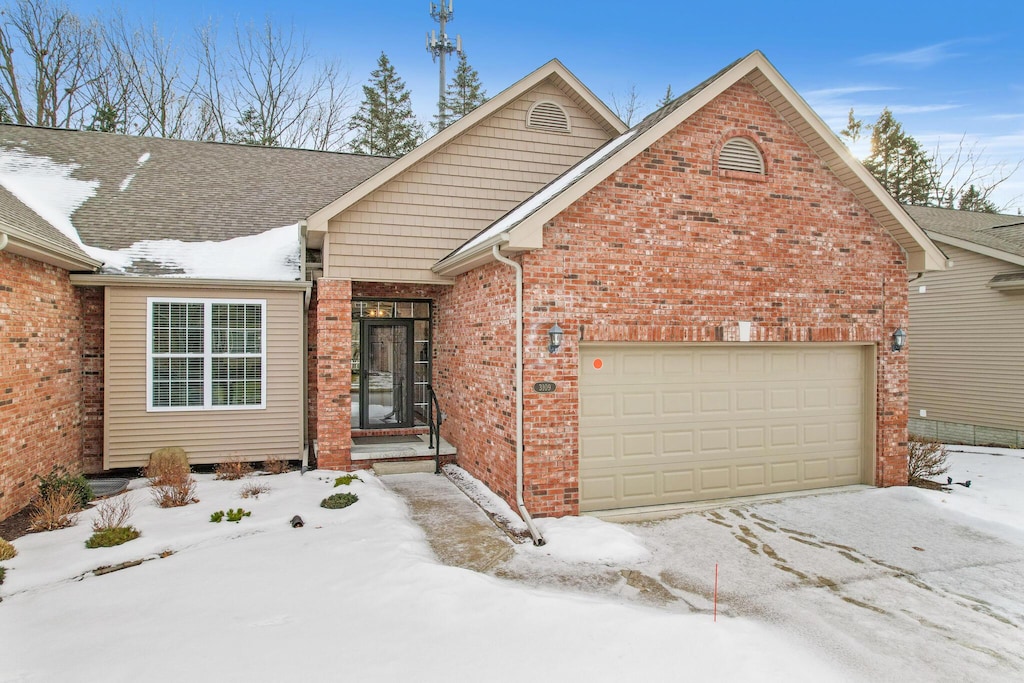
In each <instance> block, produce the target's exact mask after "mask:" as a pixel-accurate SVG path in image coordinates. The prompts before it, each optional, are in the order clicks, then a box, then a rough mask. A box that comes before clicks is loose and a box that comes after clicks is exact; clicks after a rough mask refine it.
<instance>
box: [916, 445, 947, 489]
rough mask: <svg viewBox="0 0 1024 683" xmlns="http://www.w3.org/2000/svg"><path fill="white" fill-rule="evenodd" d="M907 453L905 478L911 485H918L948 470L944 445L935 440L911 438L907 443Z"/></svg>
mask: <svg viewBox="0 0 1024 683" xmlns="http://www.w3.org/2000/svg"><path fill="white" fill-rule="evenodd" d="M907 455H908V463H907V475H908V477H907V479H908V480H909V483H910V485H911V486H918V485H920V484H921V482H926V481H928V479H930V478H931V477H938V476H941V475H943V474H945V473H946V472H948V471H949V463H948V462H947V460H946V458H947V454H946V447H945V446H943V445H942V444H941V443H938V442H937V441H920V440H917V439H911V440H910V441H909V443H908V444H907ZM932 483H934V482H932Z"/></svg>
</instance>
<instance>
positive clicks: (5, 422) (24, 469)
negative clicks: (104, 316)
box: [0, 252, 82, 519]
mask: <svg viewBox="0 0 1024 683" xmlns="http://www.w3.org/2000/svg"><path fill="white" fill-rule="evenodd" d="M81 328H82V302H81V301H80V299H79V293H78V292H77V291H76V290H75V288H74V287H72V285H71V282H70V280H69V278H68V273H67V272H65V271H63V270H61V269H59V268H55V267H53V266H49V265H46V264H43V263H39V262H38V261H33V260H31V259H27V258H24V257H21V256H16V255H13V254H10V253H6V252H0V377H2V378H3V383H2V387H0V519H5V518H6V517H8V516H10V515H12V514H14V513H16V512H18V511H19V510H20V509H21V508H23V507H24V506H26V505H27V504H28V503H29V501H30V500H31V498H32V497H33V495H34V493H35V491H36V485H35V481H34V480H33V477H34V475H37V474H40V475H42V474H47V473H48V472H49V471H50V469H51V468H52V467H54V466H63V467H66V468H67V469H68V470H69V471H71V472H73V473H75V472H78V471H80V469H81V463H82V431H81V428H82V408H81V398H82V393H81V392H82V389H81V378H82V334H81Z"/></svg>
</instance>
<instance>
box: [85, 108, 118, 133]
mask: <svg viewBox="0 0 1024 683" xmlns="http://www.w3.org/2000/svg"><path fill="white" fill-rule="evenodd" d="M120 123H121V122H120V121H118V116H117V110H116V109H114V105H112V104H109V103H108V104H103V105H100V106H99V107H97V108H96V113H95V114H93V117H92V123H90V124H89V125H88V126H86V127H85V129H86V130H95V131H99V132H101V133H117V132H118V130H119V128H120Z"/></svg>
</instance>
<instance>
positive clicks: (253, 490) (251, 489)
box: [238, 481, 270, 498]
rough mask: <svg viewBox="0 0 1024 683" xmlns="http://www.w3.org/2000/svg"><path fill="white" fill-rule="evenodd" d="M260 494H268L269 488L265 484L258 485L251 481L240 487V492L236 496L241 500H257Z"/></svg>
mask: <svg viewBox="0 0 1024 683" xmlns="http://www.w3.org/2000/svg"><path fill="white" fill-rule="evenodd" d="M261 493H270V487H269V486H267V485H266V484H259V483H257V482H255V481H251V482H249V483H248V484H246V485H245V486H243V487H242V490H241V491H239V492H238V495H239V496H241V497H242V498H259V497H260V494H261Z"/></svg>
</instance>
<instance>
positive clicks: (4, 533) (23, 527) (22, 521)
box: [0, 508, 32, 541]
mask: <svg viewBox="0 0 1024 683" xmlns="http://www.w3.org/2000/svg"><path fill="white" fill-rule="evenodd" d="M31 515H32V511H31V510H30V509H29V508H25V509H24V510H22V511H21V512H18V513H16V514H13V515H11V516H10V517H8V518H7V519H5V520H3V521H2V522H0V538H2V539H4V540H5V541H13V540H14V539H16V538H21V537H22V536H24V535H25V534H27V533H28V527H29V524H30V523H31V519H30V518H31Z"/></svg>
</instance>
